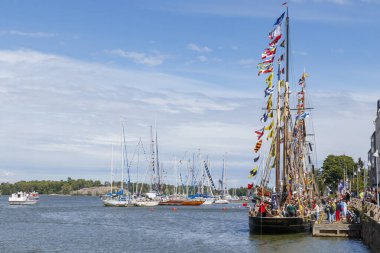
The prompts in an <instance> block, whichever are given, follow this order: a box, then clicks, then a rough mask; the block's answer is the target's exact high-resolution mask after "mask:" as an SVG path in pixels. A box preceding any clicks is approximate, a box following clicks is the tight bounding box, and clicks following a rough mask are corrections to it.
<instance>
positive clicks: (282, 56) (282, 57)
mask: <svg viewBox="0 0 380 253" xmlns="http://www.w3.org/2000/svg"><path fill="white" fill-rule="evenodd" d="M283 60H284V54H282V55H281V56H280V57H279V58H278V63H280V62H282V61H283Z"/></svg>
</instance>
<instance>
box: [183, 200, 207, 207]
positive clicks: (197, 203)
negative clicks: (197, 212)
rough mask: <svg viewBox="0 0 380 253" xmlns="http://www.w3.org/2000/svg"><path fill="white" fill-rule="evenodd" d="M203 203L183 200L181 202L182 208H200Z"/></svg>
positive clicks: (201, 201) (202, 201)
mask: <svg viewBox="0 0 380 253" xmlns="http://www.w3.org/2000/svg"><path fill="white" fill-rule="evenodd" d="M204 202H205V201H204V200H185V201H183V202H182V206H200V205H202V204H203V203H204Z"/></svg>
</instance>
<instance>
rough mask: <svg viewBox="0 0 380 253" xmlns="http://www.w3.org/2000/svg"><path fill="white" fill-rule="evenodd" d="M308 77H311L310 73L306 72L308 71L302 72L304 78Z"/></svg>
mask: <svg viewBox="0 0 380 253" xmlns="http://www.w3.org/2000/svg"><path fill="white" fill-rule="evenodd" d="M307 77H309V74H308V73H306V72H303V74H302V78H303V79H304V80H305V79H306V78H307Z"/></svg>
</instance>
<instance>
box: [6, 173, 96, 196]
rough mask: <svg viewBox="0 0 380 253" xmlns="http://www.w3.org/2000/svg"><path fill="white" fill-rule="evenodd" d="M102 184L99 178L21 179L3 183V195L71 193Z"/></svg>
mask: <svg viewBox="0 0 380 253" xmlns="http://www.w3.org/2000/svg"><path fill="white" fill-rule="evenodd" d="M98 186H102V183H101V182H100V181H99V180H95V181H94V180H86V179H72V178H70V177H69V178H67V180H65V181H64V180H60V181H52V180H42V181H37V180H33V181H19V182H16V183H13V184H11V183H1V184H0V193H1V195H10V194H12V193H14V192H18V191H23V192H32V191H36V192H38V193H40V194H70V192H71V191H77V190H80V189H83V188H89V187H98Z"/></svg>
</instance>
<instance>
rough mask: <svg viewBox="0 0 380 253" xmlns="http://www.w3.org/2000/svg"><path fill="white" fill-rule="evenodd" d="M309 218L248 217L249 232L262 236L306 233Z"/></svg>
mask: <svg viewBox="0 0 380 253" xmlns="http://www.w3.org/2000/svg"><path fill="white" fill-rule="evenodd" d="M311 228H312V222H311V220H310V218H300V217H252V216H249V231H250V232H251V233H262V234H289V233H308V232H310V231H311Z"/></svg>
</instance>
